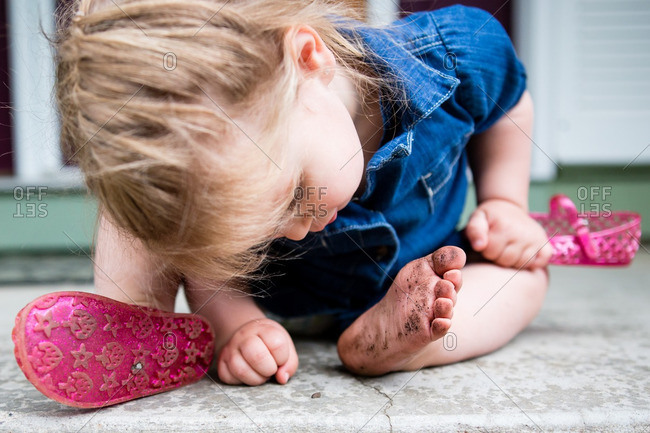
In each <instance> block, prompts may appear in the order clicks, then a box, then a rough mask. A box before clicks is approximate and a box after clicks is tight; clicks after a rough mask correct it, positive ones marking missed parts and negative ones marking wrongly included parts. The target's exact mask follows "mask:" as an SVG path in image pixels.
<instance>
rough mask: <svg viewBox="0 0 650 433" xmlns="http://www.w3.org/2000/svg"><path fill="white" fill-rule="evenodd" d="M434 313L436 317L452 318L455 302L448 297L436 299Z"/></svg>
mask: <svg viewBox="0 0 650 433" xmlns="http://www.w3.org/2000/svg"><path fill="white" fill-rule="evenodd" d="M433 314H434V315H435V318H436V319H438V318H442V319H451V316H453V314H454V303H453V302H452V300H451V299H448V298H440V299H436V300H435V302H434V303H433Z"/></svg>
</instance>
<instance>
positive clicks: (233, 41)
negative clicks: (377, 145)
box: [56, 0, 378, 281]
mask: <svg viewBox="0 0 650 433" xmlns="http://www.w3.org/2000/svg"><path fill="white" fill-rule="evenodd" d="M349 16H351V11H350V10H349V9H348V8H346V7H345V6H343V5H341V4H340V2H330V1H319V0H291V1H288V0H263V1H260V0H253V1H250V0H235V1H220V0H213V1H210V0H154V1H151V0H132V1H121V2H117V4H114V3H113V2H112V1H110V0H102V1H98V0H95V1H93V0H78V1H76V2H73V3H72V4H71V5H69V6H68V7H67V8H66V9H65V10H64V11H63V14H62V15H61V17H60V23H59V32H58V34H57V38H56V53H57V59H56V61H57V70H56V74H57V77H56V78H57V82H56V97H57V102H58V105H59V110H60V115H61V124H62V132H61V143H62V148H63V151H64V155H67V156H68V157H69V158H70V159H72V160H74V161H75V162H76V163H77V164H78V165H79V167H80V168H81V170H82V172H83V174H84V178H85V182H86V184H87V186H88V188H89V190H90V192H91V193H92V194H94V195H95V196H96V197H97V199H98V201H99V205H100V214H101V213H102V212H105V213H106V215H107V216H109V217H110V220H111V221H112V222H113V223H114V224H115V225H116V226H117V227H118V228H121V229H123V230H124V231H126V233H128V234H130V235H132V236H135V237H136V238H138V239H140V240H141V241H142V242H143V244H144V245H145V246H146V247H147V249H148V250H149V251H150V252H151V253H153V254H154V255H156V256H157V257H159V258H160V259H161V261H162V262H163V263H165V266H168V267H170V268H171V269H174V270H175V271H177V272H178V273H180V274H182V275H186V276H192V277H196V278H200V279H202V280H209V281H225V280H232V279H233V278H235V279H239V278H246V277H250V275H251V273H252V272H253V271H255V270H257V269H258V268H259V266H260V265H261V264H262V262H263V260H264V257H265V255H266V252H267V250H268V245H269V243H270V241H271V240H272V238H273V236H274V235H275V234H276V233H277V232H278V229H279V227H281V226H282V224H284V223H285V222H286V220H287V213H286V207H287V206H288V204H289V202H290V201H291V198H292V197H291V190H288V191H287V194H286V195H285V196H281V197H277V196H276V195H277V192H276V193H272V191H274V190H275V188H277V182H278V181H279V179H280V178H281V177H282V176H284V178H285V179H286V178H287V172H286V171H285V172H284V174H283V173H282V170H291V169H292V168H291V167H285V162H286V161H287V155H286V152H285V148H284V146H282V136H283V134H284V133H286V131H285V128H284V127H283V125H284V124H286V122H285V120H286V113H287V110H288V109H289V108H290V107H291V104H292V103H293V101H294V100H295V96H296V92H297V88H298V81H297V76H296V74H295V72H294V71H293V66H292V62H291V56H290V53H289V52H288V48H287V46H286V45H287V44H285V37H286V35H287V33H288V32H289V31H290V30H291V29H292V28H294V26H297V25H302V24H307V25H310V26H312V27H313V28H314V29H315V30H316V31H317V32H318V33H319V35H320V36H321V37H322V38H323V40H324V41H325V43H326V44H327V46H328V47H329V48H330V50H332V52H333V53H334V55H335V57H336V59H337V62H338V64H339V65H341V66H342V67H343V69H344V70H346V71H348V72H349V73H350V74H351V76H352V77H353V78H354V80H355V82H356V84H357V85H358V86H359V89H361V90H362V91H363V92H365V93H366V94H369V93H371V92H373V91H374V90H376V89H377V82H378V81H377V79H376V78H374V77H373V74H372V73H371V72H370V70H369V68H368V66H367V63H366V60H367V55H368V53H366V52H364V50H363V48H362V46H361V44H360V43H359V42H358V41H355V40H354V39H353V38H350V36H349V35H348V37H344V35H343V34H342V33H341V29H345V28H348V29H350V30H351V29H352V27H353V26H354V23H353V22H352V21H351V20H347V19H341V17H349ZM172 66H173V67H174V68H172ZM239 118H255V119H258V120H259V122H258V124H259V128H256V130H255V131H254V132H256V133H255V134H254V136H253V134H248V132H250V131H246V132H244V134H246V135H247V139H245V140H238V141H236V140H232V137H233V134H240V135H241V134H242V132H243V131H240V130H239V127H238V124H237V121H236V119H239ZM256 147H257V148H256ZM289 175H290V176H289V178H291V179H294V182H296V181H297V178H296V177H297V176H298V173H293V172H291V171H289Z"/></svg>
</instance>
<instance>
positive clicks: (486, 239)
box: [466, 92, 552, 268]
mask: <svg viewBox="0 0 650 433" xmlns="http://www.w3.org/2000/svg"><path fill="white" fill-rule="evenodd" d="M532 124H533V104H532V99H531V97H530V95H529V93H528V92H525V93H524V94H523V96H522V97H521V99H520V100H519V102H518V103H517V104H516V105H515V106H514V107H513V108H512V109H511V110H510V111H509V112H508V114H507V116H503V117H502V118H501V119H499V120H498V121H497V122H496V123H495V124H494V125H493V126H492V127H490V129H488V130H486V131H485V132H483V133H481V134H478V135H476V136H475V137H473V138H472V141H471V142H470V144H469V145H468V156H469V162H470V166H471V168H472V172H473V175H474V183H475V185H476V196H477V202H478V207H477V209H476V210H475V211H474V213H473V214H472V216H471V218H470V220H469V222H468V224H467V229H466V234H467V237H468V239H469V241H470V243H471V245H472V248H474V250H476V251H479V252H481V253H482V254H483V256H484V257H485V258H486V259H488V260H491V261H494V262H495V263H497V264H498V265H501V266H507V267H516V268H519V267H522V266H523V267H526V268H538V267H543V266H546V265H547V264H548V261H549V259H550V257H551V254H552V251H551V246H550V245H549V244H548V243H547V239H548V238H547V236H546V233H545V232H544V230H543V229H542V227H541V226H540V225H539V224H537V223H536V222H535V221H534V220H533V219H532V218H530V216H529V215H528V186H529V176H530V169H529V166H530V154H531V143H530V139H529V138H528V137H530V136H531V131H532Z"/></svg>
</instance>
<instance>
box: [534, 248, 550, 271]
mask: <svg viewBox="0 0 650 433" xmlns="http://www.w3.org/2000/svg"><path fill="white" fill-rule="evenodd" d="M552 255H553V247H552V246H551V245H550V244H548V243H547V244H546V245H544V247H543V248H542V249H541V250H539V252H538V253H537V256H536V257H535V259H534V260H532V261H531V267H532V268H544V267H546V266H548V262H549V261H550V260H551V256H552Z"/></svg>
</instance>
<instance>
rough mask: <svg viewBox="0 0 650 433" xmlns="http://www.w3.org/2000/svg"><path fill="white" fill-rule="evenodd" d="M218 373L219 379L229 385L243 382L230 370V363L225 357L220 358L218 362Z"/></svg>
mask: <svg viewBox="0 0 650 433" xmlns="http://www.w3.org/2000/svg"><path fill="white" fill-rule="evenodd" d="M217 373H218V374H219V380H221V381H222V382H223V383H227V384H228V385H239V384H240V383H242V382H241V380H239V379H237V378H236V377H235V376H234V375H233V374H232V373H231V372H230V369H229V368H228V363H227V362H226V361H225V360H223V359H220V360H219V362H218V364H217Z"/></svg>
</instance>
